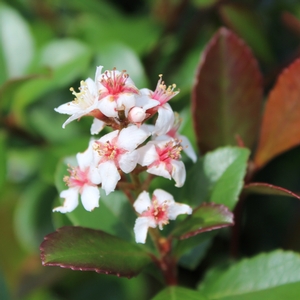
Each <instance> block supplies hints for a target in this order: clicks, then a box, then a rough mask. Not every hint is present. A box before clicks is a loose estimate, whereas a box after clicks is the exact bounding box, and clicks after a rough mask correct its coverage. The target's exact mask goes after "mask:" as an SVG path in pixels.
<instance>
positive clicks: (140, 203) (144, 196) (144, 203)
mask: <svg viewBox="0 0 300 300" xmlns="http://www.w3.org/2000/svg"><path fill="white" fill-rule="evenodd" d="M151 205H152V204H151V199H150V196H149V193H148V192H146V191H143V192H141V193H140V194H139V196H138V197H137V199H136V200H135V202H134V203H133V207H134V209H135V210H136V212H138V213H139V214H142V213H143V212H144V211H146V210H147V209H148V208H149V207H151Z"/></svg>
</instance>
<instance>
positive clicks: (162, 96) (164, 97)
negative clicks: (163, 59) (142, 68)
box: [151, 75, 179, 105]
mask: <svg viewBox="0 0 300 300" xmlns="http://www.w3.org/2000/svg"><path fill="white" fill-rule="evenodd" d="M159 77H160V78H159V80H158V82H157V85H156V89H155V91H154V92H153V93H152V95H151V98H152V99H154V100H157V101H159V102H160V105H164V104H165V103H166V102H168V101H169V100H170V99H171V98H173V97H174V96H176V95H177V94H178V93H179V92H178V91H174V89H175V88H176V84H172V85H169V86H168V87H167V86H166V85H165V83H164V81H162V75H159Z"/></svg>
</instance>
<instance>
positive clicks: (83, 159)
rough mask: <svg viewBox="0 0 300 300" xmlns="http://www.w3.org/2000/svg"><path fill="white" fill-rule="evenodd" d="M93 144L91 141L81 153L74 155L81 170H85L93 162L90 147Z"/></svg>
mask: <svg viewBox="0 0 300 300" xmlns="http://www.w3.org/2000/svg"><path fill="white" fill-rule="evenodd" d="M93 143H94V140H91V141H90V143H89V147H88V148H87V149H86V150H85V151H84V152H82V153H77V154H76V159H77V162H78V166H79V168H80V169H81V170H84V169H86V168H87V167H89V166H90V165H91V164H92V161H93V152H92V151H93V150H92V145H93Z"/></svg>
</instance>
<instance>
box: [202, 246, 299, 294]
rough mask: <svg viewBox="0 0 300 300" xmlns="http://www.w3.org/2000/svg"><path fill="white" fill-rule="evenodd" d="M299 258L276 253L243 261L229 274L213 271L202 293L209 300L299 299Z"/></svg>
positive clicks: (203, 286)
mask: <svg viewBox="0 0 300 300" xmlns="http://www.w3.org/2000/svg"><path fill="white" fill-rule="evenodd" d="M299 268H300V256H299V254H297V253H293V252H291V251H282V250H278V251H274V252H271V253H268V254H265V253H264V254H260V255H258V256H256V257H254V258H251V259H244V260H242V261H240V262H238V263H236V264H234V265H232V266H231V267H230V268H229V269H227V270H219V269H215V270H212V271H210V272H209V273H208V274H207V276H206V278H205V279H204V281H203V283H202V284H201V285H200V288H199V290H200V291H201V292H202V293H203V294H205V295H206V296H207V297H208V298H209V299H222V300H225V299H226V300H230V299H232V300H233V299H234V300H259V299H272V300H277V299H278V300H281V299H298V296H299V292H300V273H299Z"/></svg>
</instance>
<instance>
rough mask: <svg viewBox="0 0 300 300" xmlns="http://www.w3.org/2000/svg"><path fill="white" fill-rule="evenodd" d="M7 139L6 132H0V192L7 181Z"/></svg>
mask: <svg viewBox="0 0 300 300" xmlns="http://www.w3.org/2000/svg"><path fill="white" fill-rule="evenodd" d="M6 139H7V137H6V132H5V131H3V130H0V191H1V189H2V187H3V185H4V183H5V181H6V173H7V156H6Z"/></svg>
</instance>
